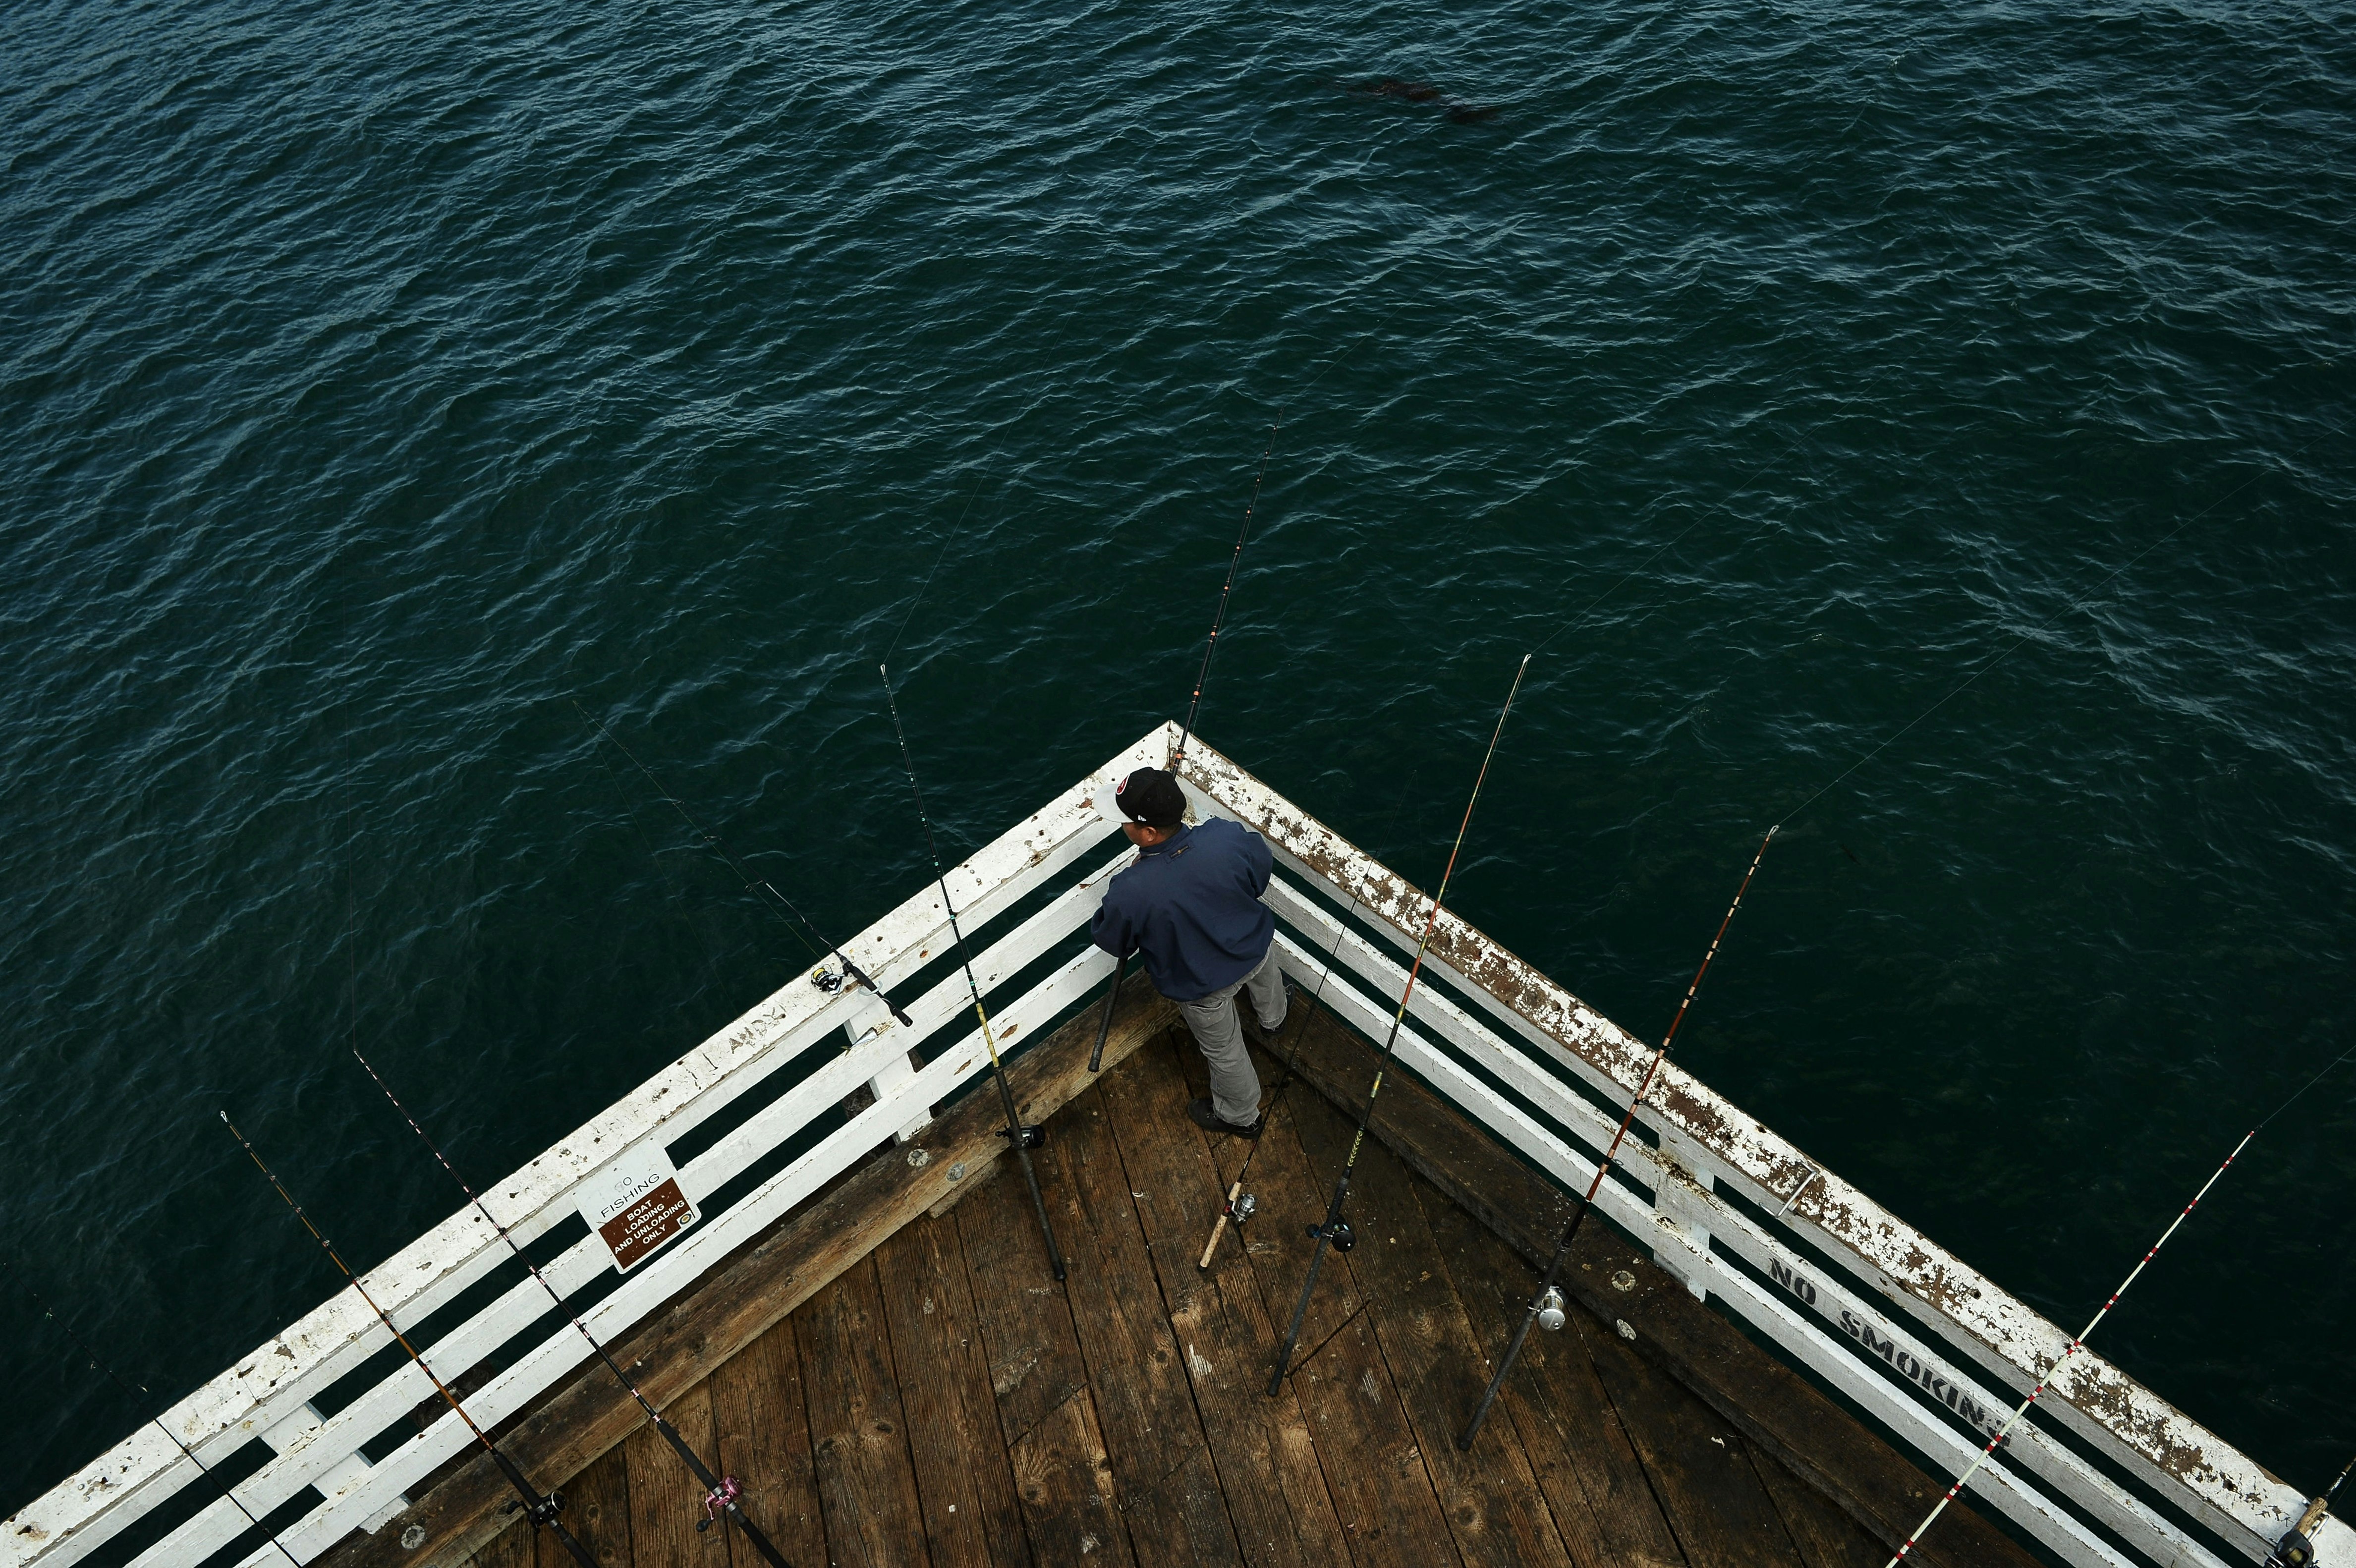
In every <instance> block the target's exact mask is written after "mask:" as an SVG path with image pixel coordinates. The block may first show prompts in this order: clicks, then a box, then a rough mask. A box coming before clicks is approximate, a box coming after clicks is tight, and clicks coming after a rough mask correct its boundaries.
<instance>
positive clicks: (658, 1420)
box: [352, 1046, 787, 1568]
mask: <svg viewBox="0 0 2356 1568" xmlns="http://www.w3.org/2000/svg"><path fill="white" fill-rule="evenodd" d="M352 1057H353V1058H354V1059H355V1060H357V1061H358V1062H359V1064H360V1066H361V1067H362V1068H363V1069H366V1070H367V1072H368V1075H369V1078H371V1079H375V1080H376V1086H377V1087H378V1088H379V1089H380V1090H384V1097H385V1098H386V1099H387V1100H390V1101H392V1108H393V1109H394V1110H395V1111H397V1112H401V1119H402V1121H404V1122H408V1123H409V1130H410V1131H411V1132H412V1133H416V1134H417V1138H418V1142H420V1143H422V1144H424V1145H425V1147H426V1149H427V1151H428V1152H429V1153H431V1154H432V1155H433V1156H434V1160H435V1162H436V1163H437V1164H439V1165H441V1167H442V1168H443V1169H444V1170H445V1171H448V1172H449V1173H450V1179H451V1180H452V1181H455V1182H456V1183H457V1184H458V1190H459V1191H460V1192H463V1193H465V1194H466V1201H467V1202H469V1203H471V1204H473V1205H474V1206H475V1212H476V1213H477V1214H479V1215H481V1216H482V1217H483V1218H484V1219H487V1220H489V1221H490V1226H491V1229H492V1230H496V1231H498V1233H499V1240H502V1241H505V1242H506V1243H507V1244H508V1250H509V1251H511V1252H513V1253H514V1254H515V1255H516V1256H517V1257H519V1258H520V1259H522V1260H523V1266H524V1267H525V1268H527V1269H530V1271H531V1277H532V1278H533V1279H535V1280H538V1281H539V1282H540V1288H541V1289H542V1290H544V1291H546V1292H547V1293H548V1299H549V1300H551V1301H552V1302H554V1303H555V1304H556V1308H557V1310H558V1311H559V1312H562V1313H563V1314H564V1316H566V1317H568V1318H570V1319H571V1320H572V1323H573V1327H574V1328H576V1329H578V1330H580V1333H581V1337H582V1338H584V1339H586V1340H587V1341H588V1342H589V1348H590V1349H592V1350H594V1351H595V1352H596V1353H597V1359H599V1360H601V1361H603V1362H605V1369H606V1370H607V1371H609V1372H611V1373H613V1374H614V1377H615V1379H616V1381H618V1382H620V1384H621V1385H622V1387H623V1388H625V1389H626V1390H628V1391H629V1395H630V1397H631V1398H632V1399H634V1400H636V1401H637V1402H638V1408H639V1409H640V1410H642V1411H645V1412H647V1419H648V1421H650V1422H652V1423H654V1427H655V1430H656V1431H657V1432H659V1433H660V1434H662V1435H663V1439H664V1441H666V1442H668V1443H669V1444H670V1445H671V1450H672V1452H674V1453H676V1454H677V1455H679V1456H680V1460H681V1461H682V1462H683V1463H684V1464H685V1465H686V1466H687V1467H688V1469H689V1471H690V1472H691V1473H692V1474H693V1475H694V1477H695V1478H696V1480H697V1481H698V1482H699V1483H700V1484H701V1486H702V1487H703V1518H702V1519H701V1520H698V1521H697V1522H696V1526H695V1528H696V1530H697V1532H698V1533H701V1532H702V1531H703V1530H708V1529H710V1528H711V1526H712V1520H714V1519H726V1520H734V1523H735V1525H736V1528H737V1529H739V1530H743V1531H744V1538H745V1539H746V1540H748V1541H751V1542H752V1543H753V1546H754V1550H755V1551H757V1552H760V1554H761V1555H762V1556H763V1557H765V1558H766V1559H767V1560H768V1561H769V1562H770V1563H772V1564H774V1565H775V1568H787V1563H786V1560H785V1558H784V1557H782V1556H780V1555H779V1554H778V1552H777V1549H776V1547H775V1546H772V1545H770V1544H769V1538H768V1537H767V1536H766V1535H764V1534H762V1533H761V1531H760V1530H759V1529H758V1528H757V1527H755V1524H754V1523H753V1521H752V1520H749V1519H747V1518H745V1517H744V1509H741V1508H739V1507H737V1499H738V1498H741V1497H742V1496H744V1484H743V1483H742V1482H740V1481H738V1480H737V1479H736V1477H734V1476H715V1475H713V1474H712V1470H711V1467H710V1466H707V1465H705V1464H704V1462H703V1460H702V1459H701V1457H700V1456H699V1455H697V1454H696V1452H695V1450H694V1449H693V1448H691V1447H690V1446H689V1445H688V1442H687V1439H686V1438H684V1437H681V1436H680V1434H679V1428H677V1427H675V1426H673V1425H672V1424H671V1423H669V1422H668V1421H666V1420H664V1419H663V1414H662V1412H660V1411H659V1410H657V1409H655V1407H654V1404H653V1402H650V1401H649V1400H648V1398H647V1396H646V1395H644V1394H642V1393H640V1392H639V1391H638V1385H637V1384H636V1383H634V1382H632V1381H630V1375H629V1374H628V1373H627V1372H625V1371H623V1370H622V1369H621V1367H620V1366H619V1365H618V1364H616V1361H615V1360H614V1358H613V1357H612V1355H610V1354H609V1353H608V1352H607V1351H606V1349H605V1346H604V1345H603V1344H601V1343H599V1341H598V1338H597V1337H596V1336H595V1335H594V1334H592V1333H590V1332H589V1326H588V1325H587V1324H585V1323H584V1322H582V1321H581V1317H580V1315H579V1314H577V1313H575V1312H574V1311H573V1308H572V1306H571V1305H570V1304H568V1303H567V1302H566V1301H565V1299H564V1297H563V1296H562V1295H561V1294H558V1292H557V1289H556V1287H555V1286H554V1285H552V1284H551V1283H549V1282H548V1276H547V1275H546V1274H543V1273H541V1272H540V1265H539V1264H538V1263H535V1262H532V1261H531V1254H530V1253H529V1252H527V1251H524V1250H523V1248H522V1247H521V1245H519V1243H518V1242H517V1240H516V1239H515V1238H514V1237H513V1236H510V1235H509V1234H508V1228H507V1227H506V1226H504V1225H502V1224H500V1223H499V1222H498V1219H496V1218H495V1217H494V1216H493V1215H492V1213H491V1211H490V1209H489V1208H487V1207H486V1206H485V1205H484V1203H483V1200H482V1199H481V1198H480V1197H477V1196H476V1193H475V1189H474V1188H473V1187H468V1186H467V1185H466V1177H465V1176H460V1175H459V1174H458V1170H457V1167H456V1166H455V1165H452V1164H451V1163H450V1156H449V1155H445V1154H444V1153H443V1152H442V1150H441V1148H440V1146H439V1145H438V1144H435V1143H434V1140H433V1139H432V1138H430V1137H428V1136H426V1133H425V1129H424V1128H423V1127H421V1126H419V1125H418V1124H417V1118H416V1117H414V1116H412V1115H411V1114H410V1113H409V1107H408V1106H406V1105H403V1104H402V1102H401V1096H399V1095H397V1094H395V1093H394V1092H393V1091H392V1085H391V1084H389V1083H387V1082H385V1080H384V1078H383V1076H382V1075H381V1074H380V1073H379V1072H378V1071H377V1070H376V1068H375V1067H374V1065H372V1064H371V1063H370V1062H369V1059H368V1058H366V1057H364V1056H362V1055H360V1049H359V1047H358V1046H354V1047H352ZM421 1364H422V1363H421Z"/></svg>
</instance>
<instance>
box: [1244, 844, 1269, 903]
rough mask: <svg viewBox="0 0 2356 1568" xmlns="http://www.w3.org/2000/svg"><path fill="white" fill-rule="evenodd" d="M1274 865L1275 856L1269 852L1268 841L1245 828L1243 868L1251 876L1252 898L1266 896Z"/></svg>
mask: <svg viewBox="0 0 2356 1568" xmlns="http://www.w3.org/2000/svg"><path fill="white" fill-rule="evenodd" d="M1275 864H1276V856H1275V854H1272V853H1271V852H1270V851H1269V847H1268V841H1267V840H1266V839H1264V838H1262V837H1260V836H1259V834H1258V833H1256V832H1252V831H1251V830H1250V829H1249V828H1246V829H1245V830H1244V866H1245V868H1246V869H1247V870H1248V872H1249V873H1250V874H1251V890H1252V897H1255V898H1258V897H1264V896H1266V894H1267V892H1268V876H1269V871H1270V869H1272V868H1273V867H1274V865H1275Z"/></svg>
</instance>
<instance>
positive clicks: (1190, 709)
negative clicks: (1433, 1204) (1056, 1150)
mask: <svg viewBox="0 0 2356 1568" xmlns="http://www.w3.org/2000/svg"><path fill="white" fill-rule="evenodd" d="M1312 384H1313V383H1312ZM1283 424H1284V410H1283V408H1282V407H1281V406H1280V407H1279V408H1278V409H1277V411H1276V419H1275V421H1274V422H1273V423H1271V424H1269V427H1268V446H1266V447H1265V448H1263V449H1262V450H1261V452H1260V455H1259V473H1258V477H1257V478H1254V479H1253V480H1252V491H1251V499H1249V500H1248V501H1247V502H1245V503H1244V524H1243V527H1242V528H1241V529H1240V530H1239V531H1237V534H1236V550H1235V553H1234V554H1233V555H1231V556H1229V557H1228V559H1227V580H1226V584H1225V585H1223V586H1221V588H1220V589H1219V604H1218V608H1216V609H1215V610H1214V611H1213V612H1212V614H1211V636H1210V639H1209V640H1208V641H1206V642H1205V643H1204V645H1203V667H1202V668H1201V669H1200V670H1197V671H1194V699H1193V700H1192V701H1191V702H1189V703H1187V704H1186V722H1185V723H1184V724H1183V725H1180V726H1179V728H1178V749H1177V750H1175V751H1173V752H1172V753H1171V755H1170V768H1169V771H1171V772H1172V773H1173V774H1174V773H1176V772H1177V771H1178V769H1179V768H1181V767H1183V766H1184V764H1185V761H1186V743H1187V742H1188V741H1190V740H1192V739H1193V738H1194V718H1195V715H1196V714H1200V713H1201V712H1202V711H1203V686H1204V683H1205V682H1207V681H1208V680H1209V679H1210V676H1211V656H1212V655H1213V654H1214V653H1216V652H1217V651H1218V650H1219V628H1220V627H1221V626H1222V625H1223V624H1224V623H1225V622H1226V618H1227V596H1229V595H1231V594H1233V593H1234V592H1235V591H1236V570H1237V567H1239V566H1241V565H1242V564H1243V559H1244V544H1245V542H1247V541H1248V540H1249V539H1250V538H1251V526H1252V513H1253V511H1254V510H1256V509H1257V508H1258V506H1259V487H1260V483H1261V481H1262V480H1264V479H1266V478H1268V460H1269V456H1270V455H1271V454H1273V453H1274V452H1275V451H1276V433H1277V431H1278V430H1279V429H1280V428H1281V427H1282V426H1283ZM1143 857H1144V852H1143V851H1142V850H1141V851H1139V853H1138V854H1137V855H1136V856H1135V857H1133V858H1131V859H1130V863H1129V864H1130V865H1136V864H1137V863H1138V861H1139V860H1141V859H1142V858H1143ZM1124 869H1126V867H1124ZM1083 886H1085V884H1084V885H1083ZM1128 974H1129V955H1128V954H1127V953H1118V954H1115V955H1114V959H1113V966H1112V981H1111V983H1109V984H1108V985H1107V986H1106V987H1105V999H1104V1013H1103V1015H1101V1016H1099V1017H1098V1020H1097V1043H1096V1045H1095V1046H1094V1047H1092V1048H1091V1049H1090V1050H1089V1052H1088V1070H1089V1071H1090V1072H1096V1071H1098V1070H1100V1069H1102V1068H1103V1066H1104V1050H1105V1040H1106V1038H1107V1037H1108V1036H1110V1035H1111V1033H1112V1015H1113V1010H1114V1009H1115V1008H1116V1007H1118V1006H1119V1005H1120V983H1121V981H1122V980H1124V979H1125V978H1127V976H1128ZM1208 1255H1209V1254H1208V1253H1207V1252H1206V1253H1205V1256H1206V1257H1207V1256H1208Z"/></svg>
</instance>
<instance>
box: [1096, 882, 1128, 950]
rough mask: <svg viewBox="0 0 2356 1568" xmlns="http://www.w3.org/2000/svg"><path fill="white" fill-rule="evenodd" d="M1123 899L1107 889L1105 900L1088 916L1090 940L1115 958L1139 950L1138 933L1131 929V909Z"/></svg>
mask: <svg viewBox="0 0 2356 1568" xmlns="http://www.w3.org/2000/svg"><path fill="white" fill-rule="evenodd" d="M1121 903H1122V901H1121V900H1119V899H1117V898H1115V897H1113V895H1112V890H1111V889H1110V888H1107V889H1106V890H1105V900H1104V902H1103V903H1101V904H1099V905H1098V906H1097V912H1096V913H1095V914H1094V915H1092V916H1091V917H1089V918H1088V940H1090V941H1093V942H1094V943H1096V944H1097V946H1098V947H1100V948H1102V949H1104V950H1105V951H1107V952H1108V953H1110V954H1112V956H1113V957H1115V958H1128V957H1130V955H1131V954H1133V953H1135V952H1136V951H1137V935H1136V933H1135V932H1134V931H1133V930H1132V929H1130V918H1129V911H1128V910H1127V909H1125V908H1122V907H1121Z"/></svg>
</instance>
